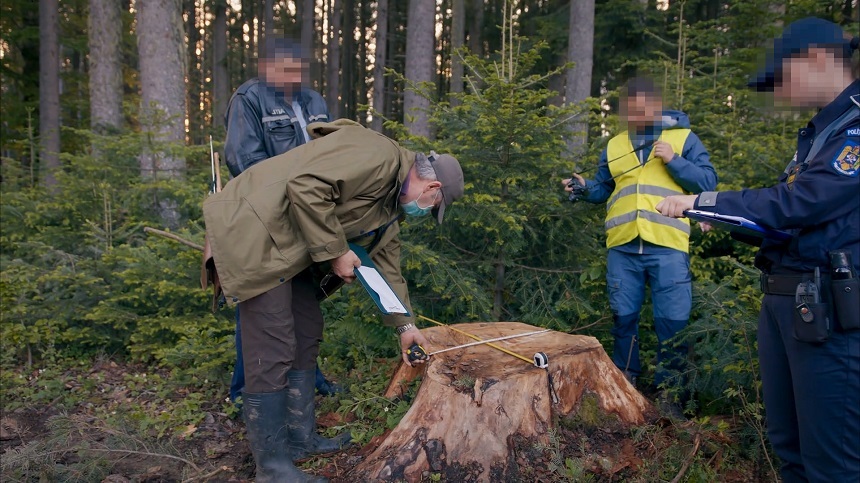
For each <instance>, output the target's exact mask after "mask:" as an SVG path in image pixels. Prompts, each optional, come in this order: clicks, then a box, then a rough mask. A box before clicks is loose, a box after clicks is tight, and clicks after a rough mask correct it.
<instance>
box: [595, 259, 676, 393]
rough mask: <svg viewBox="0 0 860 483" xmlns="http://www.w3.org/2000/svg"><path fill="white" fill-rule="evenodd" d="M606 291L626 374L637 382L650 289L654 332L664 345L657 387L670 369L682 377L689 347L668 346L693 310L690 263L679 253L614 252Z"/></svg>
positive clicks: (618, 359) (616, 357) (617, 355)
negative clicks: (643, 317) (647, 289)
mask: <svg viewBox="0 0 860 483" xmlns="http://www.w3.org/2000/svg"><path fill="white" fill-rule="evenodd" d="M606 271H607V273H606V285H607V289H608V291H609V306H610V308H611V309H612V314H613V318H614V326H613V328H612V335H613V337H614V338H615V342H614V345H613V350H612V360H613V362H614V363H615V365H616V366H618V367H619V368H620V369H621V370H623V371H626V372H628V373H630V374H631V375H634V376H638V375H639V374H640V373H641V372H642V364H641V362H640V360H639V312H640V311H641V310H642V304H644V303H645V286H646V285H648V286H649V287H650V288H651V302H652V305H653V306H654V327H655V329H656V331H657V340H658V343H659V347H658V352H657V364H658V370H657V373H656V374H655V376H654V385H655V386H658V385H659V384H660V383H662V382H663V381H665V380H666V378H667V377H668V376H669V374H668V372H667V371H666V370H665V369H671V370H675V371H682V370H683V369H684V362H685V360H686V353H687V346H686V345H684V344H680V345H675V344H669V343H667V342H668V341H669V339H671V338H673V337H674V336H675V335H676V334H677V333H678V332H679V331H680V330H681V329H683V328H684V327H686V326H687V321H688V320H689V318H690V308H691V306H692V299H693V294H692V287H691V285H692V284H691V275H690V258H689V256H688V255H687V254H686V253H684V252H681V251H678V250H671V249H661V250H660V251H659V252H658V253H646V254H638V253H629V252H625V251H621V250H615V249H610V250H609V253H608V256H607V261H606Z"/></svg>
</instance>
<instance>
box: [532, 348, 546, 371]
mask: <svg viewBox="0 0 860 483" xmlns="http://www.w3.org/2000/svg"><path fill="white" fill-rule="evenodd" d="M534 359H535V367H539V368H541V369H546V368H547V367H549V357H548V356H547V355H546V354H545V353H543V352H538V353H536V354H535V357H534Z"/></svg>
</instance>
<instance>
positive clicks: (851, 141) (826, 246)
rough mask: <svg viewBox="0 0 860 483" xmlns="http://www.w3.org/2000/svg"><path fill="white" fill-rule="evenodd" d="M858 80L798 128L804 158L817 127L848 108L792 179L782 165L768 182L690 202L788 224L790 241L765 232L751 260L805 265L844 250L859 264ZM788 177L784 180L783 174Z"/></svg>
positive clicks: (774, 269) (779, 268)
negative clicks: (849, 117) (850, 116)
mask: <svg viewBox="0 0 860 483" xmlns="http://www.w3.org/2000/svg"><path fill="white" fill-rule="evenodd" d="M858 93H860V81H856V80H855V81H854V82H853V83H852V84H851V85H850V86H849V87H848V88H847V89H845V91H843V92H842V93H841V94H840V95H839V96H838V97H837V98H836V99H834V100H833V102H831V103H830V104H828V105H827V106H826V107H825V108H824V109H822V110H821V111H820V112H819V113H818V114H816V115H815V117H813V118H812V120H811V121H810V122H809V124H807V126H806V127H805V128H802V129H800V130H799V131H798V134H797V153H796V154H795V157H796V159H797V160H798V161H799V162H801V164H802V162H803V160H804V159H806V158H807V154H808V153H809V152H810V149H811V147H812V143H813V140H814V139H815V136H816V133H821V132H822V130H824V129H825V128H827V127H828V126H829V125H830V124H831V123H834V122H836V121H837V120H838V119H840V118H841V117H842V116H843V115H846V113H847V112H849V111H851V110H853V113H854V117H853V120H850V121H849V122H848V124H847V125H845V126H843V127H842V128H841V129H838V130H836V131H834V132H832V133H831V134H830V136H829V137H828V138H827V140H826V142H825V144H824V145H823V147H822V149H821V150H820V151H818V152H817V153H814V154H813V155H812V156H811V157H810V159H806V161H807V166H806V169H805V170H804V171H801V172H799V174H797V175H796V176H795V177H793V178H794V179H793V180H790V179H789V176H788V174H786V173H783V174H782V176H780V178H779V184H777V185H776V186H773V187H770V188H762V189H749V190H741V191H724V192H719V193H703V194H702V195H700V196H699V198H698V199H697V200H696V208H697V209H701V210H706V211H713V212H717V213H721V214H726V215H735V216H742V217H744V218H747V219H749V220H752V221H754V222H756V223H759V224H761V225H765V226H768V227H770V228H776V229H779V230H787V231H791V232H792V233H793V234H794V235H795V236H794V238H793V239H792V240H791V241H790V242H789V243H777V242H774V241H769V240H765V241H764V242H763V243H762V245H761V248H760V249H759V253H758V255H757V256H756V266H757V267H759V268H760V269H762V270H764V271H765V272H767V273H792V272H804V273H809V272H811V271H812V270H814V269H815V267H820V268H826V267H828V265H829V258H828V252H830V251H832V250H850V251H851V257H852V258H851V259H852V261H853V264H854V270H855V273H858V272H860V159H858V158H860V94H858ZM789 181H791V182H789Z"/></svg>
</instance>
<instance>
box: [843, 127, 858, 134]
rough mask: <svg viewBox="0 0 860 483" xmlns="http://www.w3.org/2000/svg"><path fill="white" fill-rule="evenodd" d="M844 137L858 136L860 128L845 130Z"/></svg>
mask: <svg viewBox="0 0 860 483" xmlns="http://www.w3.org/2000/svg"><path fill="white" fill-rule="evenodd" d="M845 135H846V136H860V127H850V128H848V129H846V130H845Z"/></svg>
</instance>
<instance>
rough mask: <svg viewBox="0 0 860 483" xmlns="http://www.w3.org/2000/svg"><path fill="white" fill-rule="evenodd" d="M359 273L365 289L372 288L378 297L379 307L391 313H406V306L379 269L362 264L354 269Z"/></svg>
mask: <svg viewBox="0 0 860 483" xmlns="http://www.w3.org/2000/svg"><path fill="white" fill-rule="evenodd" d="M355 271H356V272H358V273H359V274H360V275H361V281H362V282H363V283H364V286H365V288H366V289H367V290H372V291H373V292H375V293H376V296H377V297H379V305H380V308H382V309H383V310H385V311H386V312H388V313H392V314H407V313H409V311H408V310H406V307H404V306H403V303H401V302H400V299H399V298H398V297H397V294H395V293H394V290H392V289H391V285H388V282H386V281H385V279H384V278H382V275H380V273H379V271H377V270H376V269H375V268H373V267H368V266H366V265H362V266H360V267H358V268H356V269H355Z"/></svg>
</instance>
